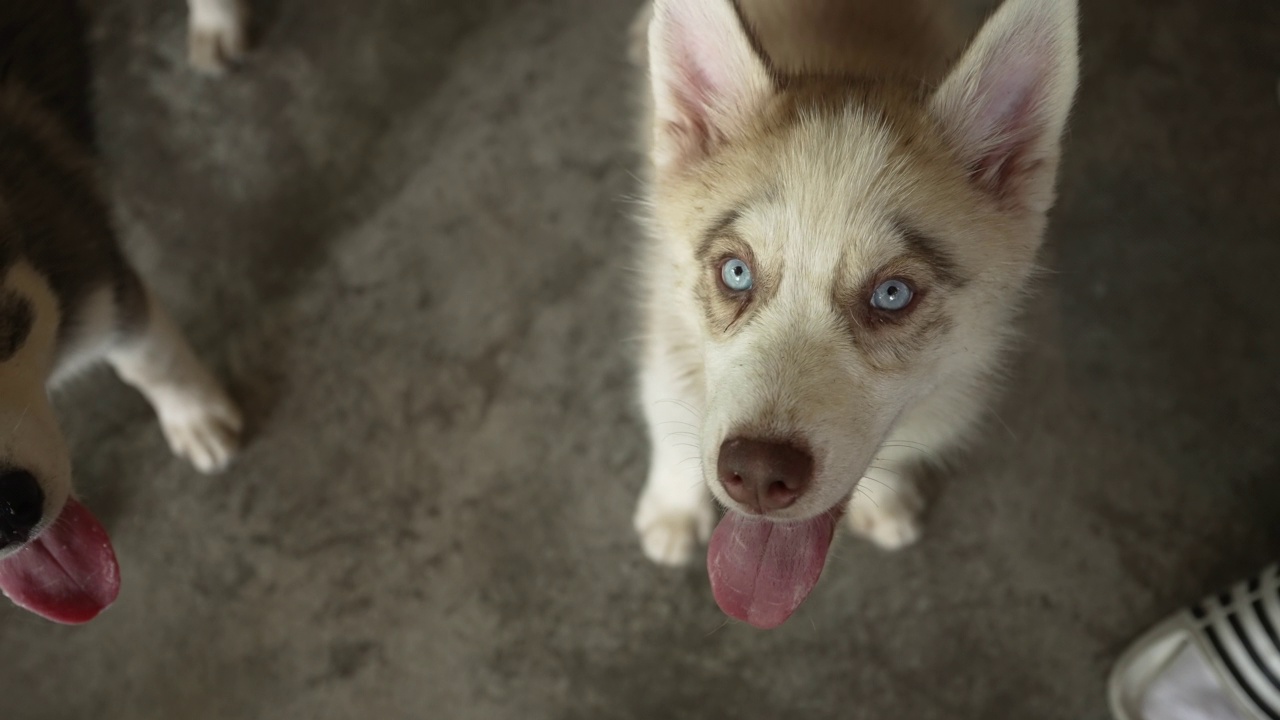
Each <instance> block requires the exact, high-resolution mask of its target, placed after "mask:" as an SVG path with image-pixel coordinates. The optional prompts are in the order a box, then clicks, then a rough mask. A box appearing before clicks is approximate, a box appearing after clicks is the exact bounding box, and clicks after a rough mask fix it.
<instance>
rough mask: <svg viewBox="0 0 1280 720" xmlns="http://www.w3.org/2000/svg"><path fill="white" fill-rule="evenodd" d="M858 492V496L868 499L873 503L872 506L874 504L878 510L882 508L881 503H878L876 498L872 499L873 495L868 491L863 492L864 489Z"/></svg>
mask: <svg viewBox="0 0 1280 720" xmlns="http://www.w3.org/2000/svg"><path fill="white" fill-rule="evenodd" d="M856 492H857V493H858V494H860V495H862V497H864V498H866V499H867V500H869V501H870V502H871V504H872V505H875V506H876V508H879V507H880V503H878V502H876V500H875V498H873V497H871V493H868V492H867V491H866V490H863V489H861V488H859V489H857V490H856Z"/></svg>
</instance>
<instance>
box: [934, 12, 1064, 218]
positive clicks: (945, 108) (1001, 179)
mask: <svg viewBox="0 0 1280 720" xmlns="http://www.w3.org/2000/svg"><path fill="white" fill-rule="evenodd" d="M1076 13H1077V11H1076V0H1005V2H1004V4H1003V5H1002V6H1001V7H1000V9H999V10H997V11H996V12H995V14H993V15H992V16H991V18H990V19H989V20H988V21H987V23H986V24H985V25H984V26H983V28H982V30H981V31H980V32H979V33H978V36H977V38H975V39H974V41H973V43H972V44H971V45H970V46H969V48H968V50H966V51H965V53H964V56H963V57H962V58H961V59H960V62H959V63H958V64H957V65H956V67H955V68H954V69H953V70H952V71H951V74H950V75H949V76H948V77H947V79H946V80H945V81H943V83H942V86H941V87H939V88H938V90H937V91H936V92H935V93H934V95H933V97H932V98H931V99H930V101H929V107H930V111H931V113H932V114H933V116H934V118H935V120H937V122H938V123H939V124H940V125H941V127H942V129H943V133H944V135H945V136H946V138H947V140H948V141H949V142H950V143H951V145H952V148H953V149H954V151H955V152H956V153H957V154H958V155H959V158H960V160H961V162H963V163H964V164H965V166H966V167H967V168H968V170H969V172H970V179H971V181H972V182H973V183H974V184H975V185H977V186H978V187H980V188H981V189H983V190H984V191H987V192H990V193H992V194H993V195H995V196H996V197H997V199H998V200H999V202H1000V203H1001V204H1002V205H1004V206H1006V207H1008V208H1010V209H1018V210H1023V211H1032V212H1046V211H1048V209H1049V207H1050V206H1051V205H1052V204H1053V186H1054V181H1055V177H1056V174H1057V168H1058V158H1059V155H1060V153H1061V144H1062V133H1063V130H1064V129H1065V127H1066V124H1067V115H1068V114H1069V113H1070V111H1071V103H1072V100H1073V98H1074V97H1075V91H1076V82H1077V76H1078V73H1079V69H1078V68H1079V48H1078V39H1077V29H1076V25H1077V19H1076Z"/></svg>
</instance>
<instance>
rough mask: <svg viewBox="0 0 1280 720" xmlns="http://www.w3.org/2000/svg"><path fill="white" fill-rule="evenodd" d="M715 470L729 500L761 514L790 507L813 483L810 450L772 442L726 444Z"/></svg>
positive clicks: (757, 441) (748, 441) (747, 441)
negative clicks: (717, 471)
mask: <svg viewBox="0 0 1280 720" xmlns="http://www.w3.org/2000/svg"><path fill="white" fill-rule="evenodd" d="M716 466H717V469H718V470H719V472H720V484H721V485H724V489H725V492H727V493H729V497H731V498H733V499H734V500H736V501H738V502H739V503H742V504H743V505H745V506H746V507H747V508H748V509H750V510H752V511H754V512H757V513H761V514H763V513H768V512H771V511H774V510H781V509H783V508H786V507H790V506H791V505H792V504H794V503H795V501H796V499H797V498H799V497H800V496H801V495H803V494H804V491H805V489H806V488H808V487H809V481H810V480H812V479H813V456H812V455H810V454H809V452H808V451H807V450H802V449H800V448H798V447H796V446H795V445H792V444H790V443H782V442H774V441H771V440H747V439H745V438H731V439H729V440H725V441H724V443H723V444H722V445H721V446H720V459H719V460H718V461H717V462H716Z"/></svg>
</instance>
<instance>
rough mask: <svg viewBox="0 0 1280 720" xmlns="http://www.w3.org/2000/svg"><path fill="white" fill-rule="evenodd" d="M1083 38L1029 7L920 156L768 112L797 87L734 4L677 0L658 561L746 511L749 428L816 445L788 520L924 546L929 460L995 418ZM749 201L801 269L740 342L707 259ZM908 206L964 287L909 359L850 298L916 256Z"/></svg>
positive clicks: (1046, 3) (931, 106) (647, 509)
mask: <svg viewBox="0 0 1280 720" xmlns="http://www.w3.org/2000/svg"><path fill="white" fill-rule="evenodd" d="M1075 32H1076V31H1075V7H1074V0H1008V2H1006V4H1005V5H1004V6H1003V7H1002V8H1001V9H1000V10H999V11H998V12H997V13H996V14H995V15H994V16H993V17H992V18H991V20H990V21H989V22H988V23H987V25H986V26H985V28H984V29H983V30H982V32H981V33H980V34H979V36H978V38H977V39H976V40H975V41H974V42H973V44H972V46H971V47H970V48H969V50H968V51H967V52H966V53H965V54H964V56H963V57H962V59H961V60H960V62H959V63H958V64H957V65H956V67H955V68H954V69H953V71H952V72H951V73H950V74H949V76H948V77H947V78H946V79H945V80H944V81H943V82H942V83H941V85H940V88H939V90H938V91H937V92H936V93H935V94H934V96H933V97H932V99H931V100H929V102H927V103H924V104H923V105H922V106H920V107H919V109H918V113H919V117H920V127H922V128H926V129H924V130H920V131H919V132H921V133H924V135H923V136H922V138H921V139H920V140H919V141H918V142H917V143H916V144H915V145H913V146H912V147H911V148H910V149H909V150H907V149H903V147H904V146H903V145H901V143H900V141H899V139H898V138H897V137H896V136H895V135H894V132H895V131H894V130H893V129H892V128H890V127H888V126H886V125H885V124H884V122H883V121H882V120H881V119H880V117H879V115H878V114H876V113H875V112H867V111H865V110H864V109H863V108H862V107H860V106H858V105H857V104H850V105H849V106H848V107H847V109H846V110H845V111H843V112H842V113H835V114H834V115H832V114H822V115H820V114H816V113H813V114H808V115H802V116H801V117H799V118H798V119H794V120H787V122H788V123H789V124H787V125H786V126H785V127H784V128H782V129H778V128H777V127H776V125H777V123H774V124H770V123H758V122H757V121H758V120H759V118H760V117H762V116H766V115H767V113H769V112H771V110H770V108H771V102H772V101H773V97H774V96H775V95H776V94H777V93H778V92H779V91H778V90H776V89H775V88H774V85H773V83H772V81H770V80H769V77H768V74H767V73H766V72H765V67H766V65H765V64H764V63H763V62H762V61H761V60H760V58H758V57H757V56H756V55H755V53H754V50H753V49H752V46H751V44H750V42H749V41H748V39H747V37H746V35H745V33H744V32H743V30H742V28H741V25H740V23H739V22H738V19H737V16H736V14H735V13H734V11H733V9H732V7H731V6H730V4H729V2H728V1H727V0H658V1H657V2H656V4H655V6H654V10H653V20H652V22H651V25H650V28H649V48H648V55H649V58H650V60H649V62H650V69H651V78H652V81H653V95H652V101H653V109H654V116H653V122H654V124H653V145H652V146H651V160H652V171H653V172H652V179H651V181H650V188H649V190H650V198H651V205H652V213H651V216H650V218H649V225H650V227H649V229H650V234H651V241H650V242H649V244H648V246H647V249H646V254H645V256H644V263H645V268H646V272H647V273H648V277H647V282H646V287H645V288H644V290H645V292H646V296H645V299H644V305H643V307H644V315H645V325H646V338H647V345H646V350H645V353H644V356H643V358H642V361H641V368H640V380H641V387H642V391H641V395H642V401H643V403H644V412H645V415H646V419H647V420H648V423H649V430H650V439H651V443H652V458H651V463H650V470H649V478H648V481H647V482H646V484H645V488H644V490H643V492H642V494H641V496H640V500H639V504H638V507H637V510H636V515H635V525H636V528H637V530H638V531H639V533H640V536H641V544H642V547H643V549H644V551H645V553H646V554H647V555H648V556H649V557H650V558H651V559H653V560H654V561H656V562H659V563H663V564H681V563H684V562H687V561H688V560H690V559H691V558H692V557H693V554H694V551H695V549H696V547H697V544H698V542H699V541H700V540H703V539H705V537H706V535H707V532H708V530H709V528H710V525H711V518H712V516H713V509H712V505H711V499H712V497H713V496H714V498H715V499H717V500H718V501H719V502H720V503H721V504H723V505H725V506H726V507H728V508H729V509H730V511H731V512H732V511H736V508H737V504H736V503H735V502H733V501H732V500H731V499H730V498H729V497H728V496H727V495H726V493H725V492H724V490H723V487H722V486H721V484H720V482H719V481H718V478H717V471H716V467H717V459H718V453H719V448H720V446H721V443H722V442H723V441H724V440H725V439H727V438H731V437H739V436H747V437H766V438H768V437H787V438H799V439H801V440H802V442H803V443H804V444H806V445H807V446H809V447H810V448H811V449H812V451H813V454H814V457H815V459H816V462H817V467H818V473H817V476H816V477H815V480H814V482H813V483H812V484H811V486H810V488H809V490H808V491H807V492H806V493H805V494H804V495H803V496H802V497H801V498H800V499H799V500H798V501H797V502H796V503H795V504H794V505H793V506H791V507H789V508H787V509H785V510H782V511H779V512H776V513H774V514H773V515H771V517H774V518H776V519H778V520H780V521H785V520H799V519H804V518H809V517H813V516H815V515H817V514H819V513H822V512H826V511H828V510H829V509H831V508H832V507H833V506H836V505H838V504H839V503H841V502H844V500H845V498H851V499H850V500H849V505H848V508H847V509H848V523H849V525H850V527H851V528H852V529H854V530H855V531H856V532H858V533H860V534H862V535H864V536H866V537H868V538H870V539H871V540H873V541H875V542H876V543H878V544H879V545H881V546H883V547H886V548H894V547H900V546H902V545H905V544H908V543H910V542H913V541H914V540H915V539H917V538H918V537H919V535H920V532H921V527H920V512H921V510H922V509H923V500H922V497H921V495H920V493H919V491H918V489H917V488H916V486H915V482H914V478H913V474H914V473H915V472H917V470H918V466H919V464H920V463H922V462H932V461H934V460H936V459H937V458H938V456H939V455H940V454H942V453H944V452H945V451H947V450H948V449H951V448H953V447H955V446H957V445H959V444H960V443H961V442H963V440H964V439H965V437H966V436H967V435H968V434H970V433H971V432H972V430H973V428H974V427H975V426H976V425H977V422H978V420H979V419H980V418H981V417H982V415H983V412H984V407H985V401H986V398H987V396H988V395H989V392H990V388H989V386H990V384H991V380H992V376H993V375H994V374H996V373H997V371H998V368H999V361H1000V357H1001V352H1002V350H1003V349H1004V346H1005V344H1006V338H1007V337H1008V336H1009V334H1010V332H1011V327H1012V323H1013V319H1014V316H1015V314H1016V311H1017V309H1018V306H1019V303H1020V300H1021V298H1022V295H1023V293H1024V292H1025V290H1026V287H1027V284H1028V281H1029V278H1030V277H1031V275H1032V272H1033V269H1034V257H1035V254H1036V250H1037V248H1038V246H1039V244H1040V241H1041V237H1042V234H1043V230H1044V225H1045V222H1046V219H1045V212H1046V211H1047V210H1048V208H1049V206H1050V205H1051V204H1052V195H1053V184H1054V176H1055V174H1056V168H1057V162H1058V154H1059V145H1060V139H1061V135H1062V131H1063V128H1064V126H1065V122H1066V116H1067V112H1068V110H1069V108H1070V105H1071V100H1072V96H1073V93H1074V89H1075V83H1076V62H1077V60H1076V37H1075ZM729 209H739V210H740V211H741V212H740V213H739V214H738V216H737V219H736V221H735V222H734V232H735V233H736V235H737V236H739V237H740V238H742V239H743V241H745V242H746V243H747V244H748V245H749V246H750V249H751V252H752V254H753V255H754V257H755V258H756V267H755V268H754V269H753V271H754V272H755V273H756V274H757V275H758V276H759V277H764V276H770V275H772V276H773V277H775V278H780V279H779V280H778V282H777V287H776V289H775V290H774V291H773V295H772V296H771V297H770V298H769V299H768V300H767V302H765V303H764V304H763V305H762V306H760V307H759V308H757V309H754V310H753V311H752V312H753V316H752V317H751V318H750V320H749V322H747V323H745V324H743V325H742V326H741V327H739V328H737V329H735V330H734V331H733V332H726V331H725V328H723V327H713V326H711V325H710V323H709V321H708V319H707V317H706V313H705V312H704V309H703V306H702V300H701V299H700V298H699V296H698V293H697V292H695V289H696V288H698V287H699V283H702V282H704V278H705V277H706V274H707V273H714V272H715V268H713V267H707V266H706V265H705V264H704V262H703V261H702V260H700V259H699V258H698V257H697V255H696V253H695V252H694V249H695V248H696V247H697V246H698V245H699V243H700V242H701V241H702V236H703V233H705V232H706V231H707V228H708V227H709V226H710V225H711V224H712V223H713V222H714V221H715V219H716V217H717V215H719V214H721V213H724V212H725V211H727V210H729ZM904 216H905V217H909V218H911V220H912V223H913V224H914V225H916V226H918V227H917V229H919V230H921V231H923V232H925V233H926V234H927V235H928V236H929V237H930V238H933V239H935V240H937V241H938V242H940V243H942V244H943V245H944V246H945V248H944V249H945V250H946V252H947V254H948V255H949V256H950V257H952V258H953V259H954V260H955V261H956V265H958V270H959V272H960V273H962V274H963V275H964V276H965V278H964V279H965V282H963V283H962V284H961V285H960V286H958V287H956V288H954V289H952V290H950V291H947V292H940V293H938V295H937V297H935V298H932V299H930V298H929V297H928V296H925V297H926V300H925V302H934V303H938V302H942V300H940V299H939V298H945V305H944V306H943V307H941V309H940V312H943V313H944V314H945V316H946V318H948V319H949V321H950V324H949V328H950V329H949V330H948V331H947V332H945V333H943V334H941V336H940V339H938V340H936V341H932V342H930V343H928V344H926V345H924V346H923V347H921V348H920V349H918V350H917V351H915V352H913V354H912V355H911V356H910V357H909V358H907V359H906V360H905V361H904V362H902V363H899V364H897V365H895V366H894V367H893V368H892V369H891V370H886V369H885V368H884V367H882V366H880V365H878V364H877V362H876V358H874V357H872V355H871V354H870V353H871V352H872V351H871V350H868V349H866V348H864V347H862V346H860V345H858V344H856V343H855V342H854V340H853V339H852V338H851V335H850V332H849V330H848V328H847V327H846V322H847V320H846V319H845V317H844V316H843V315H842V314H841V313H840V312H839V311H838V310H837V309H836V308H834V307H833V301H832V288H833V287H834V286H835V285H836V284H837V283H838V282H839V281H841V280H850V279H853V280H857V279H860V278H865V279H869V278H872V277H876V276H877V273H878V272H880V271H881V269H883V268H886V267H892V266H894V264H895V263H897V262H900V261H901V260H902V258H903V257H904V253H906V252H907V247H906V246H905V244H904V240H903V238H902V237H901V234H900V233H899V232H897V231H896V230H895V228H896V225H895V221H896V219H898V218H901V217H904ZM759 277H758V278H757V281H758V282H759ZM926 289H927V288H926ZM917 312H920V311H917ZM883 332H885V333H892V332H894V331H893V330H885V331H883ZM878 337H879V336H878ZM887 337H889V338H890V339H891V338H892V335H888V336H887ZM673 431H674V432H673ZM679 432H684V433H687V434H684V435H681V434H678V433H679ZM864 477H865V478H870V480H863V478H864ZM708 490H709V492H708Z"/></svg>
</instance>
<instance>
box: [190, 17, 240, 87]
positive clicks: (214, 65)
mask: <svg viewBox="0 0 1280 720" xmlns="http://www.w3.org/2000/svg"><path fill="white" fill-rule="evenodd" d="M194 5H195V7H193V10H192V13H191V20H190V25H189V29H188V35H187V53H188V59H189V61H190V63H191V65H192V67H194V68H195V69H197V70H199V71H200V72H203V73H207V74H210V75H220V74H222V73H224V72H226V71H227V70H229V69H230V68H231V67H232V66H233V65H235V64H236V63H238V62H239V61H240V60H241V59H243V58H244V55H245V53H246V52H247V51H248V48H249V31H248V25H249V23H248V11H247V9H246V8H245V5H244V3H243V2H240V1H239V0H212V1H211V2H205V3H195V4H194Z"/></svg>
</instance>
